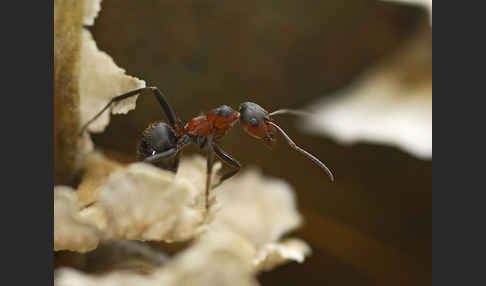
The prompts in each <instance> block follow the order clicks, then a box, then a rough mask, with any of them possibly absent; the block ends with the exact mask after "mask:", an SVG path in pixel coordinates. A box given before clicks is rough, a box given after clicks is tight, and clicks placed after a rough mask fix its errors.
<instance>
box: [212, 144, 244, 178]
mask: <svg viewBox="0 0 486 286" xmlns="http://www.w3.org/2000/svg"><path fill="white" fill-rule="evenodd" d="M213 148H214V152H216V155H217V156H218V158H219V159H220V160H221V161H223V162H225V163H226V164H228V165H229V166H230V167H232V168H234V170H231V171H229V172H227V173H226V174H223V175H222V176H221V179H220V180H219V183H218V184H217V185H216V186H219V185H220V184H222V183H223V182H224V181H225V180H227V179H229V178H231V177H233V176H234V175H236V173H238V171H239V170H240V169H241V164H240V162H238V161H237V160H236V159H235V158H233V157H232V156H231V155H230V154H228V153H226V152H225V151H224V150H223V149H221V148H220V147H219V146H218V145H216V144H214V143H213Z"/></svg>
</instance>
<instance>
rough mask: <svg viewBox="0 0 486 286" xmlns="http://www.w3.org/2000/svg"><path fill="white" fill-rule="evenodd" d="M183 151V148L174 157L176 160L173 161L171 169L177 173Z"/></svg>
mask: <svg viewBox="0 0 486 286" xmlns="http://www.w3.org/2000/svg"><path fill="white" fill-rule="evenodd" d="M181 153H182V150H179V151H178V152H177V153H176V155H175V157H174V162H173V163H172V167H171V168H170V170H171V171H172V172H174V173H177V170H178V169H179V161H180V159H181Z"/></svg>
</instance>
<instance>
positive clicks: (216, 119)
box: [206, 105, 240, 131]
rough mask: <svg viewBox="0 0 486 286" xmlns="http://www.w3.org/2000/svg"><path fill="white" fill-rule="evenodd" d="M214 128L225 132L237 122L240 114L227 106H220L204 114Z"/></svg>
mask: <svg viewBox="0 0 486 286" xmlns="http://www.w3.org/2000/svg"><path fill="white" fill-rule="evenodd" d="M206 116H207V118H208V120H209V121H211V123H212V125H213V127H214V128H216V129H219V130H222V131H225V130H227V129H229V128H231V127H233V125H235V123H236V122H237V121H238V119H239V118H240V113H239V112H237V111H234V110H233V108H231V107H229V106H227V105H221V106H220V107H217V108H215V109H213V110H211V111H210V112H209V113H207V114H206Z"/></svg>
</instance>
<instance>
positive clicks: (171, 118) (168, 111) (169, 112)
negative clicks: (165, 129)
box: [79, 87, 177, 135]
mask: <svg viewBox="0 0 486 286" xmlns="http://www.w3.org/2000/svg"><path fill="white" fill-rule="evenodd" d="M145 92H151V93H152V94H153V95H154V96H155V98H156V99H157V100H158V102H159V104H160V106H161V107H162V109H163V110H164V112H165V115H166V116H167V121H168V122H169V125H170V126H171V127H172V128H174V129H175V130H177V126H176V115H175V112H174V110H173V109H172V107H170V105H169V103H168V102H167V100H166V99H165V98H164V96H163V94H162V92H161V91H160V90H159V89H158V88H157V87H144V88H139V89H136V90H132V91H130V92H127V93H125V94H122V95H119V96H116V97H114V98H112V99H111V100H110V101H109V102H108V103H107V104H106V105H105V107H103V109H101V111H100V112H98V113H97V114H96V115H95V116H94V117H93V118H91V119H90V120H89V121H88V122H86V123H85V124H84V126H83V127H82V128H81V131H80V133H79V134H80V135H81V134H83V133H84V131H85V130H86V128H88V126H89V125H90V124H91V123H92V122H93V121H95V120H96V119H97V118H98V117H100V116H101V114H103V112H105V111H106V110H107V109H108V108H109V107H110V106H111V105H112V104H113V103H116V102H119V101H121V100H124V99H127V98H129V97H132V96H135V95H139V94H143V93H145Z"/></svg>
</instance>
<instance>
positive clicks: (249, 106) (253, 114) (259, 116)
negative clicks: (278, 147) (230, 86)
mask: <svg viewBox="0 0 486 286" xmlns="http://www.w3.org/2000/svg"><path fill="white" fill-rule="evenodd" d="M239 112H240V125H241V127H242V128H243V130H244V131H245V132H246V133H247V134H248V135H250V136H252V137H254V138H257V139H262V140H263V141H264V142H265V143H266V144H267V146H268V147H270V148H271V147H272V146H273V144H274V143H275V128H274V127H273V126H272V125H271V124H269V122H271V121H272V119H271V118H270V114H269V113H268V111H266V110H265V109H263V108H262V107H261V106H260V105H258V104H256V103H253V102H244V103H242V104H240V107H239Z"/></svg>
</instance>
